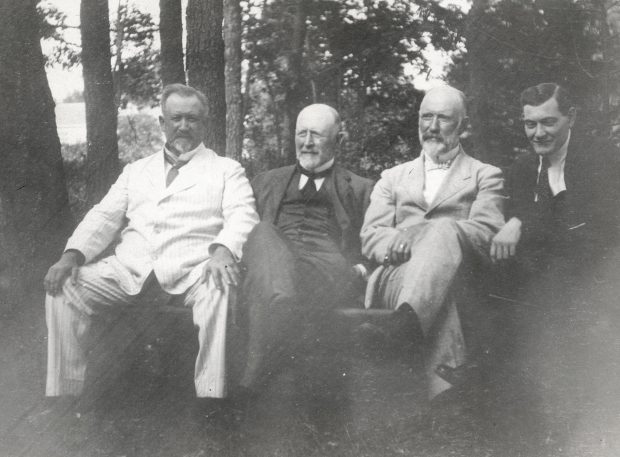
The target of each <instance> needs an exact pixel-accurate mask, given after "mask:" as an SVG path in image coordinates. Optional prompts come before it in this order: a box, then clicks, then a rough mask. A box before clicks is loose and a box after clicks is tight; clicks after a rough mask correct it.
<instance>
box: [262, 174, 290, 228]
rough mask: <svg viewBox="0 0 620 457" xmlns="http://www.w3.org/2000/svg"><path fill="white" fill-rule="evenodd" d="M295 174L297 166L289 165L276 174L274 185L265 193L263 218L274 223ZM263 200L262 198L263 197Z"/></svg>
mask: <svg viewBox="0 0 620 457" xmlns="http://www.w3.org/2000/svg"><path fill="white" fill-rule="evenodd" d="M294 174H295V167H294V166H289V167H286V168H283V169H282V172H281V173H280V174H279V175H278V176H275V177H274V179H273V181H272V185H271V186H270V187H269V192H268V193H267V195H264V196H263V198H264V202H263V204H262V206H263V212H262V214H261V220H264V221H267V222H270V223H272V224H274V223H275V222H276V218H277V217H278V212H279V211H280V205H281V204H282V200H283V199H284V195H285V194H286V188H287V187H288V185H289V183H290V182H291V179H293V175H294ZM261 200H262V199H261Z"/></svg>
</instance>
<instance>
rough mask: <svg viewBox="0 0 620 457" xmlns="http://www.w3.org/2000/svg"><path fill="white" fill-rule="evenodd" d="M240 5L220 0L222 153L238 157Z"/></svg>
mask: <svg viewBox="0 0 620 457" xmlns="http://www.w3.org/2000/svg"><path fill="white" fill-rule="evenodd" d="M241 30H242V25H241V5H239V1H238V0H224V44H225V47H224V49H225V51H224V61H225V68H224V70H225V71H224V73H225V81H226V156H227V157H232V158H233V159H235V160H239V159H240V158H241V149H242V148H243V117H244V114H245V113H244V112H243V99H242V97H241V58H242V57H241Z"/></svg>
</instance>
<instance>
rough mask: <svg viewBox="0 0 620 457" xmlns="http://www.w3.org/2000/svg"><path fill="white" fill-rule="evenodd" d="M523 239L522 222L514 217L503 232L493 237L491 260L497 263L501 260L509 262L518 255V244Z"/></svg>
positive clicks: (503, 228)
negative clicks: (508, 260)
mask: <svg viewBox="0 0 620 457" xmlns="http://www.w3.org/2000/svg"><path fill="white" fill-rule="evenodd" d="M520 239H521V221H520V220H519V219H517V218H516V217H513V218H512V219H510V220H509V221H508V222H506V225H504V226H503V227H502V228H501V230H500V231H499V232H498V233H497V235H495V237H493V240H492V241H491V252H490V253H489V254H490V256H491V260H492V261H493V262H497V261H499V260H507V259H510V258H511V257H514V255H515V254H516V253H517V244H518V243H519V240H520Z"/></svg>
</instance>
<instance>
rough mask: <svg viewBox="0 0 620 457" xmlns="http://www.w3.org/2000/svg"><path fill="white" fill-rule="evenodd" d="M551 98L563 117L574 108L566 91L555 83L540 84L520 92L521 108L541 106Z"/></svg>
mask: <svg viewBox="0 0 620 457" xmlns="http://www.w3.org/2000/svg"><path fill="white" fill-rule="evenodd" d="M551 98H555V100H556V101H557V102H558V109H559V110H560V112H561V113H562V114H564V115H566V114H568V110H569V109H571V108H572V107H573V106H574V105H573V101H572V100H571V99H570V95H569V94H568V91H567V90H566V89H564V88H563V87H562V86H560V85H559V84H556V83H541V84H537V85H536V86H532V87H528V88H527V89H525V90H524V91H523V92H521V106H522V107H523V106H525V105H531V106H538V105H542V104H543V103H545V102H546V101H547V100H550V99H551Z"/></svg>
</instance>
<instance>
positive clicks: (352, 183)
mask: <svg viewBox="0 0 620 457" xmlns="http://www.w3.org/2000/svg"><path fill="white" fill-rule="evenodd" d="M294 174H295V166H294V165H289V166H286V167H282V168H276V169H274V170H270V171H267V172H265V173H261V174H259V175H258V176H256V177H255V178H254V179H253V180H252V189H253V190H254V197H255V198H256V208H257V211H258V215H259V216H260V219H261V221H265V222H269V223H272V224H274V223H275V222H276V220H277V217H278V212H279V210H280V205H281V203H282V199H283V198H284V194H285V192H286V188H287V187H288V185H289V182H290V181H291V179H293V176H294ZM372 185H373V182H372V181H371V180H370V179H366V178H362V177H360V176H357V175H356V174H354V173H351V172H350V171H349V170H347V169H345V168H342V167H340V166H339V165H334V170H333V173H332V174H331V176H330V177H328V178H327V179H326V180H325V183H324V186H326V190H327V192H328V193H329V194H330V196H331V197H332V203H333V205H334V212H335V215H336V219H337V220H338V224H339V225H340V229H341V230H342V241H341V253H342V254H343V255H344V257H345V258H346V259H347V260H348V261H349V262H351V265H355V264H357V263H361V262H362V261H363V257H362V254H361V248H360V239H359V233H360V229H361V227H362V221H363V219H364V212H365V211H366V208H367V207H368V202H369V199H370V192H371V191H372Z"/></svg>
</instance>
